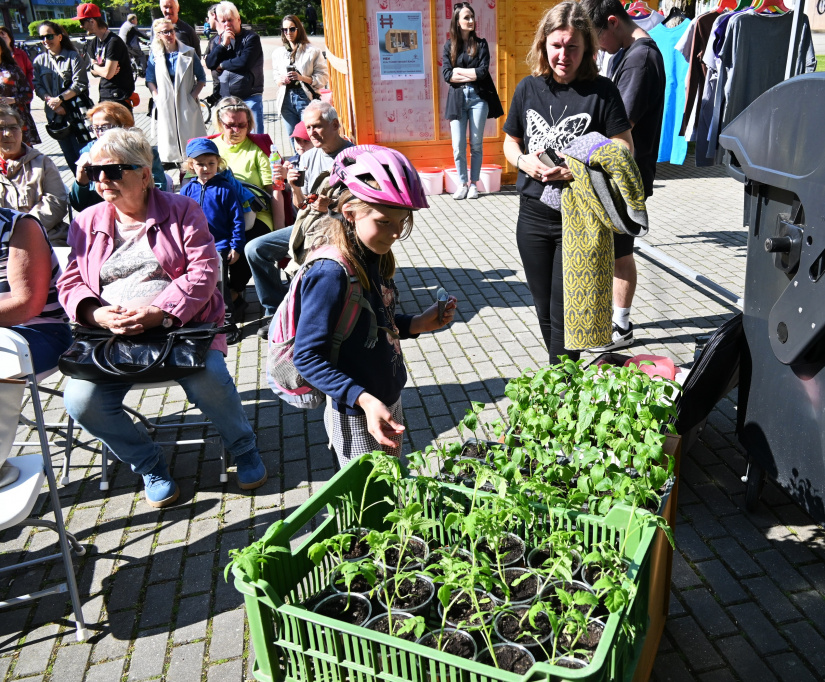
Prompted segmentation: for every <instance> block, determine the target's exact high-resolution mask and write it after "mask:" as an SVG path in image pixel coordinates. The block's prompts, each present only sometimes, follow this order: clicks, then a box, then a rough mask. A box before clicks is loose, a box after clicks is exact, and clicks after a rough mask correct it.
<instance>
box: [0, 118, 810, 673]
mask: <svg viewBox="0 0 825 682" xmlns="http://www.w3.org/2000/svg"><path fill="white" fill-rule="evenodd" d="M267 106H268V107H269V108H270V109H271V102H270V103H268V105H267ZM270 109H268V111H270ZM268 120H269V126H270V127H271V128H272V129H273V130H274V129H275V127H277V125H279V124H277V122H276V121H275V120H274V117H273V116H272V115H271V112H270V115H269V116H268ZM138 124H139V125H141V126H142V127H144V128H146V129H148V121H147V120H146V117H145V115H142V114H139V115H138ZM277 137H278V139H279V141H280V143H281V146H282V147H283V146H284V143H285V142H286V140H285V139H284V137H283V133H282V131H281V130H278V135H277ZM46 149H47V150H48V151H50V152H51V153H52V154H55V153H56V145H54V144H53V143H52V144H51V145H50V146H47V147H46ZM56 160H58V161H60V162H61V163H62V159H60V158H56ZM691 163H692V162H691V159H688V163H687V165H686V166H684V167H671V166H667V165H663V166H662V167H661V168H660V171H659V177H658V179H657V183H656V193H655V195H654V196H653V198H652V199H651V201H650V204H649V207H650V213H651V224H652V234H651V236H650V237H649V239H648V241H649V243H651V244H652V245H654V246H657V247H659V248H660V249H662V250H663V251H665V252H666V253H668V254H670V255H672V256H674V257H676V258H678V259H679V260H681V261H682V262H684V263H686V264H688V265H690V266H691V267H692V268H694V269H696V270H698V271H700V272H701V273H702V274H704V275H706V276H707V277H709V278H710V279H712V280H714V281H716V282H717V283H719V284H721V285H723V286H725V287H726V288H728V289H730V290H732V291H733V292H735V293H736V294H738V295H741V294H742V291H743V280H744V256H745V243H746V236H745V233H744V230H743V228H742V225H741V206H742V189H741V186H740V185H738V184H736V183H735V182H734V181H733V180H731V179H729V178H727V177H726V176H725V175H724V173H723V172H721V171H720V170H719V169H710V170H707V169H703V170H697V169H695V168H693V167H692V165H691ZM431 203H432V208H431V209H430V210H429V211H423V212H421V213H420V214H419V215H418V216H417V217H416V227H415V230H414V231H413V234H412V236H411V237H410V238H409V240H407V241H406V242H404V243H402V244H400V245H399V246H398V247H397V249H396V253H397V255H398V261H399V271H398V284H399V288H400V291H401V297H402V305H403V309H404V311H405V312H414V311H417V310H418V309H420V308H422V307H424V306H426V305H428V304H429V303H430V302H431V301H432V300H433V296H434V293H435V290H436V289H437V287H438V286H444V287H446V288H447V290H448V291H450V292H452V293H455V294H456V295H457V296H458V298H459V301H460V304H459V306H460V308H459V311H460V312H459V315H458V318H457V321H456V322H455V323H454V324H453V325H452V327H451V328H450V329H447V330H443V331H441V332H439V333H436V334H432V335H428V336H424V337H422V338H421V339H419V340H417V341H407V342H405V345H404V352H405V356H406V361H407V366H408V368H409V375H410V380H409V383H408V387H407V388H406V389H405V391H404V396H403V400H404V407H405V419H406V425H407V429H408V431H407V433H408V438H407V442H406V444H405V447H406V449H407V451H409V449H410V448H416V449H418V448H423V447H424V446H425V445H427V444H429V443H431V442H432V440H433V439H436V438H437V439H450V438H456V437H457V434H456V432H455V429H454V424H455V423H456V420H457V419H459V418H460V417H461V416H462V415H463V413H464V411H465V409H466V408H467V407H468V406H469V403H470V401H471V400H474V401H481V402H484V403H486V404H487V405H488V408H487V410H486V412H485V416H487V417H489V418H495V417H497V416H499V415H501V414H503V411H504V408H505V406H506V401H505V399H504V397H503V391H504V386H505V383H506V381H507V379H508V378H510V377H513V376H514V375H516V374H518V373H519V372H521V371H522V370H524V369H526V368H528V367H534V368H535V367H537V366H539V365H541V364H543V363H545V362H546V361H547V355H546V351H545V350H544V348H543V346H542V342H541V340H540V336H539V332H538V325H537V323H536V319H535V315H534V312H533V310H532V309H531V308H530V295H529V292H528V290H527V287H526V285H525V281H524V273H523V270H522V268H521V264H520V260H519V258H518V254H517V250H516V247H515V238H514V237H515V234H514V233H515V221H516V212H517V195H516V194H515V192H514V191H513V188H512V187H505V188H504V189H503V190H502V191H501V192H500V193H498V194H496V195H492V196H490V195H488V196H482V197H481V198H480V199H479V200H478V201H463V202H454V201H453V200H452V199H450V197H449V196H447V195H442V196H439V197H434V198H433V199H432V202H431ZM637 261H638V264H639V290H638V293H637V302H636V306H635V308H634V313H633V321H634V323H635V332H636V338H637V343H636V346H635V349H636V350H638V351H639V352H645V351H647V352H653V353H660V354H666V355H669V356H671V357H673V358H674V359H675V360H677V361H678V362H679V363H688V362H690V361H691V360H692V356H693V337H694V336H695V335H696V334H699V333H706V332H710V331H712V330H714V329H715V328H716V327H717V326H718V325H719V324H720V323H721V322H722V321H724V320H725V319H727V318H728V317H730V316H731V315H732V314H734V313H735V312H736V308H735V307H734V306H733V305H732V304H731V303H730V302H728V301H727V300H725V299H723V298H721V297H719V296H718V295H716V294H713V293H712V292H709V291H708V290H707V289H703V288H702V287H700V286H698V285H695V284H693V283H691V282H689V281H688V280H686V279H684V278H683V277H681V276H680V275H678V274H677V273H675V272H673V271H671V270H669V269H667V268H663V267H661V266H660V265H658V264H657V263H656V262H654V261H652V260H651V259H649V258H647V257H642V256H637ZM247 298H248V299H249V300H250V302H251V306H250V309H249V311H248V313H247V319H248V320H252V319H255V318H256V317H257V316H258V311H259V308H258V304H257V303H256V302H253V301H254V291H253V290H252V289H251V288H250V289H249V290H248V292H247ZM256 328H257V325H250V326H249V327H248V328H247V330H246V333H245V336H246V338H245V339H244V341H243V342H242V343H241V344H239V345H237V346H234V347H232V348H231V350H230V354H229V357H228V358H227V363H228V365H229V368H230V371H231V372H232V373H233V375H234V377H235V380H236V383H237V385H238V390H239V391H240V394H241V397H242V398H243V401H244V405H245V408H246V410H247V414H248V415H249V418H250V419H251V420H252V421H253V423H254V425H255V428H256V429H257V433H258V439H259V440H258V442H259V446H260V449H261V451H262V455H263V458H264V460H265V462H266V465H267V467H268V469H269V471H270V478H269V481H268V482H267V483H266V485H264V486H263V487H262V488H260V489H258V490H256V491H254V493H251V494H249V493H243V492H241V491H240V490H239V489H238V487H237V486H236V484H235V482H234V478H233V477H232V474H230V483H228V484H225V485H220V484H219V482H218V481H219V479H218V473H219V472H218V464H219V462H218V453H217V451H216V447H215V446H214V445H207V446H205V447H203V446H183V447H179V448H178V449H177V451H176V452H175V453H174V455H173V457H172V461H173V464H172V467H173V472H174V475H175V477H176V478H177V480H178V482H179V483H180V486H181V492H182V494H181V498H180V501H179V503H178V504H177V505H176V506H175V507H173V508H171V509H168V510H165V511H156V510H152V509H150V508H149V507H148V506H147V505H146V504H145V502H144V501H143V499H142V493H141V487H142V486H141V485H140V479H139V477H138V476H136V475H134V474H133V473H131V471H129V470H128V468H127V467H124V466H120V465H119V464H116V465H114V466H113V467H112V470H111V481H112V483H111V489H110V490H109V491H108V492H107V493H102V492H101V491H100V490H99V486H98V483H99V478H100V457H99V445H98V444H97V443H95V442H94V441H93V440H91V439H90V438H89V437H88V435H87V434H81V435H80V436H79V446H78V448H77V449H76V451H75V454H74V457H73V460H72V471H71V483H69V484H68V485H66V486H63V487H61V489H60V497H61V501H62V504H63V512H64V515H65V517H66V518H67V519H68V524H69V529H70V530H71V531H72V532H74V533H75V534H76V535H77V537H78V539H79V540H80V541H81V542H83V543H84V544H85V545H86V546H87V548H88V552H87V554H86V556H84V557H82V558H78V559H76V562H75V563H76V567H77V574H78V579H79V583H80V590H81V593H82V595H83V603H84V606H83V610H84V615H85V617H86V619H87V621H88V623H89V628H90V630H91V632H92V636H91V638H90V639H89V640H88V641H86V642H82V643H78V642H75V639H74V631H73V629H72V628H71V624H70V622H69V620H68V616H69V613H70V610H69V609H70V606H69V604H68V602H67V600H66V599H64V598H63V597H49V598H46V599H44V600H41V601H39V602H35V603H29V604H27V605H22V606H19V607H16V608H13V609H10V610H7V611H5V612H4V613H3V616H2V618H0V678H2V679H5V680H18V679H20V680H30V681H34V680H52V681H55V682H72V681H74V680H88V681H92V680H95V681H97V680H103V681H109V680H120V679H123V680H130V681H137V680H145V679H165V680H169V681H173V682H187V681H189V680H192V681H200V680H206V681H207V682H218V681H224V680H225V681H231V682H238V681H240V680H243V679H251V674H250V673H249V670H250V669H251V663H252V660H253V656H254V654H253V652H252V651H251V649H250V644H249V637H248V630H247V626H246V625H245V620H244V612H243V607H242V600H241V598H240V596H239V595H238V594H237V593H236V592H235V591H234V589H233V588H232V587H231V586H230V585H227V584H226V583H225V582H224V579H223V567H224V566H225V564H226V562H227V552H228V550H230V549H232V548H236V547H242V546H244V545H246V544H248V543H249V542H250V541H252V540H253V539H255V538H256V537H260V535H261V534H262V533H263V531H264V530H265V529H266V528H267V527H268V526H269V524H271V523H272V522H273V521H275V520H277V519H279V518H281V517H284V516H286V515H288V514H290V513H291V512H292V511H294V510H295V509H296V508H297V507H298V506H299V505H300V504H301V503H302V502H304V501H305V500H306V499H307V498H308V497H309V496H310V495H311V494H312V493H313V492H314V491H317V490H318V489H319V488H320V487H321V486H323V485H324V483H325V482H326V481H327V480H329V478H330V477H331V476H332V473H333V468H332V466H333V463H332V458H331V456H330V453H329V451H328V450H327V449H326V446H325V434H324V429H323V425H322V422H321V412H320V411H315V412H309V413H305V412H301V411H297V410H294V409H290V408H287V407H284V405H283V404H281V403H279V402H278V400H277V399H276V398H275V397H274V396H273V394H272V393H271V392H270V391H269V389H268V388H267V386H266V382H265V379H264V378H263V376H262V372H261V363H262V352H263V350H264V345H263V344H262V343H261V342H260V341H259V339H258V338H257V337H256V336H255V330H256ZM128 402H129V404H130V405H132V406H134V407H136V408H139V409H140V410H141V411H142V412H143V413H144V414H146V415H148V416H153V417H154V416H160V417H161V418H162V419H163V420H164V421H166V422H186V421H187V420H188V421H192V420H196V419H197V418H198V412H197V410H194V409H192V406H191V405H189V404H188V403H187V402H186V401H185V398H184V394H183V391H182V390H181V389H180V388H177V387H176V388H172V389H168V390H167V389H151V390H146V391H133V392H132V393H130V394H129V400H128ZM46 408H47V418H48V419H49V421H59V420H62V419H65V415H64V413H63V411H62V404H61V401H60V400H59V399H51V400H49V401H47V403H46ZM735 414H736V395H735V392H734V393H733V394H732V395H731V396H729V397H728V398H726V399H725V400H723V401H722V402H721V403H720V404H719V406H718V407H717V409H715V410H714V412H713V413H712V415H711V417H710V419H709V421H708V425H707V427H706V428H705V430H704V432H703V434H702V437H701V440H700V442H699V443H697V445H696V446H695V447H694V448H693V450H692V451H691V453H690V455H689V456H687V457H685V458H684V460H683V462H682V486H681V494H680V499H679V507H678V509H679V516H678V527H677V530H676V540H677V545H678V551H677V553H676V557H675V566H674V572H673V591H672V599H671V617H670V619H669V621H668V625H667V630H666V634H665V636H664V638H663V640H662V645H661V651H660V655H659V658H658V660H657V664H656V669H655V678H656V679H657V680H660V681H665V680H671V681H673V682H681V681H683V680H701V681H702V682H711V681H713V682H717V681H718V682H723V681H726V680H748V682H752V681H753V680H760V681H762V680H773V679H778V680H791V679H792V680H793V681H794V682H804V681H806V680H816V679H822V678H823V677H825V639H823V637H825V601H823V595H825V540H823V534H822V531H821V529H820V528H818V527H816V526H815V525H814V524H813V523H812V522H811V520H810V519H809V518H807V517H806V516H805V515H804V514H803V513H802V512H800V510H799V509H798V508H797V507H796V506H795V505H794V504H792V503H791V502H790V500H789V499H788V498H787V497H786V496H785V495H784V494H783V493H782V492H781V491H779V490H778V489H777V488H776V487H775V486H773V485H771V484H768V485H767V486H766V488H765V493H764V496H763V500H764V504H763V505H762V506H761V507H760V509H759V511H758V513H756V514H753V515H749V514H747V513H745V511H744V501H743V498H744V486H743V484H742V483H741V482H740V480H739V476H741V475H742V474H743V473H744V468H745V461H744V458H743V456H742V452H741V448H740V447H739V446H738V444H737V442H736V439H735V436H734V433H733V430H734V419H735ZM191 431H192V430H191V429H188V430H186V433H190V432H191ZM21 436H24V437H25V436H27V432H25V431H21ZM28 437H29V438H31V436H30V435H29V436H28ZM63 442H64V437H63V435H60V434H58V435H55V436H54V444H55V448H54V452H53V461H54V462H55V466H59V465H60V463H61V457H60V454H59V453H60V452H61V448H62V444H63ZM171 454H172V453H170V455H171ZM38 510H39V513H40V514H41V515H42V516H43V517H46V518H48V517H49V516H50V515H51V514H50V511H49V508H48V501H47V499H46V496H45V495H42V496H41V503H40V505H39V507H38ZM0 541H2V544H0V552H2V553H3V556H2V558H0V562H2V564H3V565H7V564H8V563H11V560H12V559H19V558H23V557H24V558H27V559H28V558H32V557H37V556H43V555H44V554H46V553H48V552H50V551H51V550H52V547H53V543H54V536H53V534H50V533H49V532H48V531H40V530H33V529H25V530H22V531H21V530H10V531H7V532H6V533H5V534H4V535H2V536H0ZM61 573H62V569H61V567H60V566H59V565H53V566H51V567H36V568H33V569H32V570H29V571H28V572H22V573H19V574H17V575H16V576H14V578H13V579H10V578H8V577H5V578H3V579H2V581H0V598H5V597H11V596H16V595H21V594H25V593H29V592H32V591H34V590H37V589H39V588H41V587H42V586H44V585H48V584H50V583H52V582H55V581H58V580H59V579H60V577H61Z"/></svg>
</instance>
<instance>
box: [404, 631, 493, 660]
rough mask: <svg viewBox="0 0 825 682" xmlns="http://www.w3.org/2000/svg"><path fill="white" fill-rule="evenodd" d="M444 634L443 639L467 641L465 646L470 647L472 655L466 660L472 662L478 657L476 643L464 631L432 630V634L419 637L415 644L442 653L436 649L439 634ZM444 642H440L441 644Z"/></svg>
mask: <svg viewBox="0 0 825 682" xmlns="http://www.w3.org/2000/svg"><path fill="white" fill-rule="evenodd" d="M442 632H444V633H445V634H444V636H445V637H461V638H462V639H464V640H466V641H467V644H468V645H469V646H471V647H472V650H473V653H472V654H471V655H470V656H467V659H468V660H470V661H472V660H474V659H475V657H476V656H477V655H478V645H477V644H476V641H475V640H474V639H473V636H472V635H471V634H470V633H469V632H465V631H464V630H456V629H455V628H443V629H438V630H433V631H432V632H428V633H427V634H426V635H424V636H423V637H421V638H420V639H419V640H418V642H417V644H422V645H423V646H427V647H430V648H431V649H436V650H437V651H442V650H441V649H438V644H437V642H438V638H439V636H440V635H441V633H442ZM443 643H444V640H442V644H443Z"/></svg>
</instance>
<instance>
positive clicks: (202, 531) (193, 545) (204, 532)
mask: <svg viewBox="0 0 825 682" xmlns="http://www.w3.org/2000/svg"><path fill="white" fill-rule="evenodd" d="M217 545H218V519H214V518H210V519H205V520H203V521H198V522H197V523H193V524H191V526H190V527H189V541H188V543H187V552H188V554H190V555H191V554H200V553H202V552H214V551H215V548H216V547H217Z"/></svg>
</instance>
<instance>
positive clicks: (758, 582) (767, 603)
mask: <svg viewBox="0 0 825 682" xmlns="http://www.w3.org/2000/svg"><path fill="white" fill-rule="evenodd" d="M742 584H743V585H744V586H745V587H747V588H748V591H749V592H750V593H751V594H752V595H753V596H754V598H755V599H756V601H757V602H759V605H760V606H761V607H762V609H763V610H764V611H765V612H766V613H767V614H768V615H769V616H770V618H771V620H773V621H775V622H777V623H786V622H788V621H791V620H797V619H799V618H801V614H800V613H799V611H797V610H796V609H795V608H794V606H793V604H791V602H790V601H788V598H787V597H786V596H785V595H784V594H782V591H781V590H780V589H779V588H778V587H777V586H776V585H775V584H774V582H773V581H772V580H771V579H770V578H768V577H761V578H751V579H750V580H743V581H742Z"/></svg>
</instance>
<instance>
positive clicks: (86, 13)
mask: <svg viewBox="0 0 825 682" xmlns="http://www.w3.org/2000/svg"><path fill="white" fill-rule="evenodd" d="M101 16H102V15H101V14H100V7H98V6H97V5H94V4H92V3H91V2H84V3H83V4H82V5H78V6H77V16H76V17H75V18H74V19H75V21H83V20H84V19H99V18H100V17H101Z"/></svg>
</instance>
